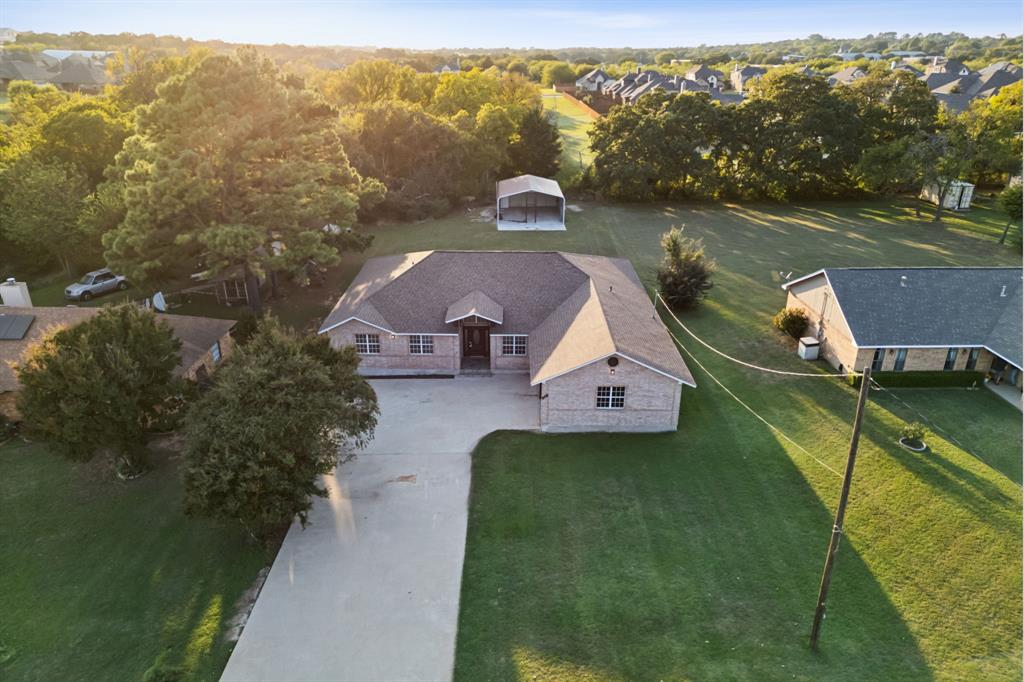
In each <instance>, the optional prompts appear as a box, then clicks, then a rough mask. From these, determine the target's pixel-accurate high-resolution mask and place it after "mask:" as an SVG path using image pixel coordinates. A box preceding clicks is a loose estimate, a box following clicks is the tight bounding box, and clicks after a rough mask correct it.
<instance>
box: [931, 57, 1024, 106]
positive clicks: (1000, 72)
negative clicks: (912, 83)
mask: <svg viewBox="0 0 1024 682" xmlns="http://www.w3.org/2000/svg"><path fill="white" fill-rule="evenodd" d="M947 66H948V62H947V64H943V65H941V67H936V66H935V65H934V64H933V66H930V67H928V68H929V70H930V71H926V73H925V74H924V75H923V76H921V79H922V80H924V82H925V85H927V86H928V89H929V90H930V91H931V93H932V94H933V95H934V96H935V99H937V100H938V101H939V102H940V103H941V104H943V105H945V106H947V107H949V108H950V109H952V110H953V111H965V110H967V108H968V107H970V105H971V102H972V101H973V100H975V99H984V98H986V97H992V96H993V95H995V94H997V93H998V92H999V91H1000V90H1001V89H1002V88H1004V87H1006V86H1008V85H1013V84H1014V83H1019V82H1020V80H1021V68H1020V67H1019V66H1017V65H1016V64H1011V63H1009V62H996V63H994V64H990V65H988V66H986V67H985V68H983V69H981V70H980V71H977V72H968V73H966V74H964V73H963V72H964V70H965V69H966V67H964V68H963V69H959V68H957V66H956V64H954V65H953V66H952V67H951V68H950V69H949V70H932V69H936V68H942V69H945V68H946V67H947Z"/></svg>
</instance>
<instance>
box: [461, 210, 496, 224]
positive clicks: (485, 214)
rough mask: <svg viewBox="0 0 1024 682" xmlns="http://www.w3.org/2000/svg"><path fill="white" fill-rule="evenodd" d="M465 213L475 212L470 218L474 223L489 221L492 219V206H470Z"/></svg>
mask: <svg viewBox="0 0 1024 682" xmlns="http://www.w3.org/2000/svg"><path fill="white" fill-rule="evenodd" d="M467 213H469V214H470V215H472V214H474V213H475V214H476V215H475V216H474V217H472V218H470V220H471V221H472V222H474V223H489V222H491V221H493V220H494V207H493V206H488V207H487V208H481V209H476V208H470V209H467Z"/></svg>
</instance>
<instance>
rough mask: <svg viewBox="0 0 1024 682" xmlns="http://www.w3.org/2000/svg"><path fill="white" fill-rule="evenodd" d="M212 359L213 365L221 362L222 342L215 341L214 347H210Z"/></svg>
mask: <svg viewBox="0 0 1024 682" xmlns="http://www.w3.org/2000/svg"><path fill="white" fill-rule="evenodd" d="M210 357H211V358H213V364H215V365H216V364H217V363H219V362H220V358H221V355H220V341H214V342H213V345H212V346H210Z"/></svg>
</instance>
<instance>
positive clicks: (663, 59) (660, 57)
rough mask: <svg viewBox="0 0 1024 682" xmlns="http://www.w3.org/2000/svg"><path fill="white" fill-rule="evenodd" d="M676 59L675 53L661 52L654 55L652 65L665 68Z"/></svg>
mask: <svg viewBox="0 0 1024 682" xmlns="http://www.w3.org/2000/svg"><path fill="white" fill-rule="evenodd" d="M675 58H676V53H675V52H669V51H668V50H662V51H661V52H659V53H657V54H656V55H654V63H655V64H657V65H658V66H666V65H668V64H671V63H672V60H673V59H675Z"/></svg>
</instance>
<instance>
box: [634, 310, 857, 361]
mask: <svg viewBox="0 0 1024 682" xmlns="http://www.w3.org/2000/svg"><path fill="white" fill-rule="evenodd" d="M654 296H655V297H656V301H661V302H662V303H664V304H665V310H666V311H668V314H669V315H671V316H672V319H673V320H675V321H676V324H678V325H679V326H680V327H682V329H683V331H684V332H686V333H687V334H689V335H690V336H692V337H693V339H694V340H695V341H697V342H698V343H699V344H701V345H702V346H704V347H705V348H707V349H708V350H710V351H712V352H714V353H717V354H718V355H721V356H722V357H723V358H725V359H726V360H730V361H732V362H735V363H736V364H738V365H743V366H744V367H749V368H750V369H756V370H757V371H759V372H768V373H769V374H779V375H781V376H788V377H812V378H815V379H845V378H846V377H847V376H848V375H849V374H853V375H854V376H858V374H857V372H849V373H844V374H829V373H827V372H825V373H822V372H789V371H786V370H781V369H772V368H770V367H761V366H760V365H755V364H753V363H751V362H746V361H744V360H740V359H739V358H734V357H732V356H731V355H727V354H726V353H723V352H722V351H720V350H718V349H717V348H715V347H714V346H712V345H711V344H709V343H708V342H706V341H704V340H703V339H702V338H700V337H699V336H697V335H696V334H694V333H693V332H692V331H690V329H689V328H688V327H687V326H686V325H685V324H683V323H682V321H680V319H679V318H678V317H676V314H675V313H674V312H672V308H670V307H669V305H668V302H667V301H665V299H663V298H662V297H661V294H660V293H658V292H654Z"/></svg>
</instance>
